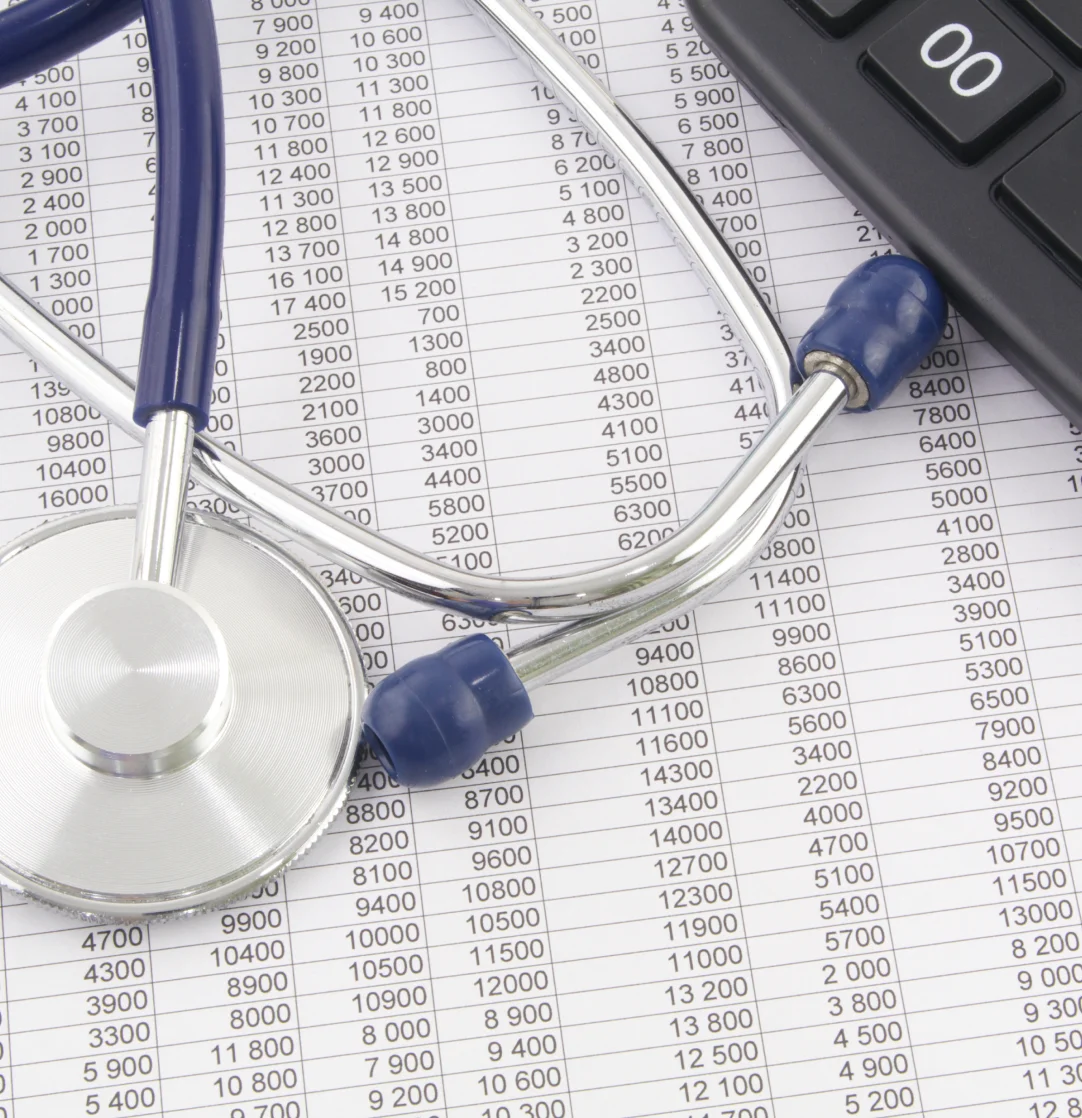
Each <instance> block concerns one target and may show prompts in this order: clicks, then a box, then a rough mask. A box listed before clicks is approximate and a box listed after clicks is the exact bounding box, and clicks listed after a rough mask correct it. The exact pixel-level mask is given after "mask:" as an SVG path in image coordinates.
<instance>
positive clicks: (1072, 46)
mask: <svg viewBox="0 0 1082 1118" xmlns="http://www.w3.org/2000/svg"><path fill="white" fill-rule="evenodd" d="M1013 3H1014V5H1015V7H1017V8H1020V9H1021V10H1022V13H1023V14H1024V15H1027V16H1029V18H1030V19H1031V20H1033V22H1034V23H1035V24H1036V25H1037V26H1038V27H1039V28H1040V30H1041V31H1043V32H1044V33H1045V35H1047V36H1048V38H1049V39H1051V40H1052V42H1053V43H1055V44H1056V46H1057V47H1059V49H1060V50H1061V51H1063V53H1064V54H1066V55H1067V56H1068V57H1069V58H1072V59H1074V61H1075V62H1078V63H1079V64H1082V4H1080V3H1079V0H1013Z"/></svg>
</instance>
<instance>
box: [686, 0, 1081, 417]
mask: <svg viewBox="0 0 1082 1118" xmlns="http://www.w3.org/2000/svg"><path fill="white" fill-rule="evenodd" d="M686 3H687V8H688V11H689V13H690V14H691V16H692V18H693V20H694V21H695V23H696V24H697V25H698V28H699V31H700V32H701V34H702V35H703V37H704V38H705V39H706V41H707V42H708V43H709V44H710V45H711V46H712V47H713V49H714V50H715V51H716V52H717V53H718V54H719V55H720V56H721V58H722V59H723V60H724V61H725V62H726V63H727V64H728V65H729V66H730V68H731V69H732V71H733V73H734V74H735V75H736V76H737V77H738V78H740V79H741V80H742V81H743V82H744V83H745V84H746V85H747V86H748V87H749V88H750V89H751V91H752V92H753V94H754V95H755V96H756V98H757V99H758V100H759V101H760V102H761V103H762V105H763V107H764V108H765V109H766V110H767V111H768V112H770V113H771V114H772V115H773V116H775V117H776V118H777V119H778V120H779V121H780V122H781V123H782V124H783V125H784V126H785V127H786V128H787V129H788V130H789V131H790V132H791V133H792V135H793V136H794V137H795V139H796V140H797V141H798V142H799V143H800V144H801V146H802V147H804V149H805V150H806V151H807V152H808V153H809V154H810V155H811V157H812V158H813V159H814V160H815V161H816V162H817V163H818V164H819V166H820V167H822V169H823V170H824V171H825V172H826V173H827V174H828V175H829V176H830V177H831V178H832V179H833V180H834V181H835V183H837V185H838V186H839V187H840V188H841V189H842V190H843V191H844V192H845V193H846V194H847V195H848V196H849V197H850V198H852V199H853V200H854V201H855V202H857V203H858V204H859V205H860V207H861V208H862V210H863V211H864V212H865V213H866V214H867V215H868V216H869V217H870V218H872V220H874V221H875V223H876V224H877V225H878V226H879V228H880V229H881V230H882V231H883V233H884V234H885V235H887V236H888V237H889V238H890V239H891V240H892V241H893V242H894V243H895V244H896V245H897V246H898V247H899V248H901V249H903V250H905V251H906V252H909V253H911V254H912V255H914V256H916V257H918V258H919V259H921V260H923V261H924V263H926V264H927V265H928V266H929V267H930V268H931V269H932V270H933V271H934V272H935V273H936V275H937V276H938V277H939V279H940V280H941V282H942V283H943V285H944V287H945V289H946V290H947V293H948V294H949V296H950V299H951V301H952V303H953V304H954V306H955V307H956V308H957V309H958V310H959V312H960V313H961V314H963V315H964V316H965V317H966V318H967V319H969V321H970V322H972V323H973V324H974V326H976V327H977V328H978V329H979V330H980V331H981V332H982V333H983V334H984V335H985V337H987V338H988V339H989V341H991V342H992V343H993V344H994V345H995V346H996V347H997V348H998V349H999V350H1000V351H1001V352H1002V353H1003V354H1004V355H1005V356H1006V357H1008V358H1009V359H1010V360H1011V361H1012V362H1013V363H1014V364H1015V365H1017V367H1018V368H1019V369H1020V370H1021V371H1022V372H1023V373H1024V374H1025V375H1026V376H1027V377H1028V378H1029V380H1030V381H1031V382H1032V383H1033V384H1034V385H1035V386H1036V387H1037V388H1039V389H1040V390H1041V392H1043V393H1044V394H1045V395H1046V396H1047V397H1048V399H1050V400H1051V401H1052V402H1053V403H1055V404H1056V405H1057V407H1059V408H1060V410H1062V411H1063V412H1065V413H1066V414H1067V415H1068V416H1069V417H1070V418H1071V419H1072V420H1073V421H1074V422H1075V423H1078V424H1082V0H686Z"/></svg>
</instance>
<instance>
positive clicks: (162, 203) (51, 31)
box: [0, 0, 225, 430]
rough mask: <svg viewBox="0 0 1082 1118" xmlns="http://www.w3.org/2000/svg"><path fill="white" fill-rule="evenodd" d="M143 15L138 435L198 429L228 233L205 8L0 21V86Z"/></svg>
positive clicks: (158, 4)
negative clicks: (144, 175) (166, 417)
mask: <svg viewBox="0 0 1082 1118" xmlns="http://www.w3.org/2000/svg"><path fill="white" fill-rule="evenodd" d="M140 10H142V12H143V14H144V15H145V16H146V25H147V38H148V40H149V44H150V57H151V61H152V63H153V68H154V95H155V106H156V107H155V113H156V120H155V123H156V127H157V133H158V135H157V141H158V143H157V148H158V168H157V213H156V216H155V223H154V263H153V267H152V271H151V279H150V291H149V295H148V297H147V308H146V317H145V319H144V322H143V342H142V348H141V351H140V355H139V379H138V383H137V386H136V394H135V419H136V422H137V423H140V424H142V425H143V426H145V425H146V424H147V423H148V422H149V421H150V417H151V416H152V415H153V414H154V412H156V411H161V410H163V409H169V408H181V409H183V410H185V411H188V412H190V413H191V415H192V416H193V417H194V420H195V426H196V429H197V430H202V429H203V428H204V427H205V426H206V425H207V421H208V418H209V411H210V400H211V392H212V389H213V380H214V360H215V355H216V353H217V348H218V327H219V316H220V307H219V289H220V286H221V271H222V240H223V227H224V222H225V120H224V116H225V113H224V108H223V103H222V78H221V66H220V64H219V58H218V40H217V37H216V35H215V28H214V12H213V10H212V8H211V4H210V0H142V2H141V3H140V2H139V0H23V2H22V3H20V4H17V5H16V6H15V7H14V8H9V9H5V10H4V11H3V12H2V13H0V85H2V84H4V80H5V79H6V80H8V81H11V80H22V78H24V77H28V76H31V75H33V74H34V73H37V72H38V71H40V70H41V69H42V68H43V67H46V66H49V65H54V64H56V63H57V62H61V61H63V60H64V59H66V58H68V57H70V55H71V54H74V53H76V52H77V51H79V50H82V49H83V48H85V47H88V46H91V45H93V44H94V43H95V42H98V41H99V40H100V39H102V38H104V37H106V36H107V35H109V34H112V33H113V32H114V31H116V30H118V29H119V28H120V27H123V26H124V25H125V24H127V23H130V22H131V21H132V20H133V19H135V18H136V17H137V16H138V15H139V13H140ZM16 55H17V56H18V57H17V58H16V57H14V56H16Z"/></svg>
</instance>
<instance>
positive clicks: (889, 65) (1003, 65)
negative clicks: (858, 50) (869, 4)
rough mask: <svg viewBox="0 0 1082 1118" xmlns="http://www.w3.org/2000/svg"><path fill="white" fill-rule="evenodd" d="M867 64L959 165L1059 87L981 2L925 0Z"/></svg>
mask: <svg viewBox="0 0 1082 1118" xmlns="http://www.w3.org/2000/svg"><path fill="white" fill-rule="evenodd" d="M866 61H867V64H868V69H869V71H870V73H871V74H872V76H873V77H874V78H876V79H877V80H878V81H879V82H880V84H881V85H882V86H883V87H884V88H885V89H886V90H887V92H888V93H890V94H891V95H893V96H894V97H896V98H897V99H898V100H899V101H900V102H901V103H902V104H904V105H905V106H906V107H907V108H908V109H909V110H910V111H911V112H912V113H913V114H914V116H916V117H917V118H918V119H919V120H920V121H921V122H923V123H924V124H925V125H926V126H927V127H928V128H929V129H930V130H931V131H932V133H933V134H934V135H935V136H936V137H937V138H938V139H939V140H940V142H941V143H943V144H944V145H945V146H946V148H947V149H948V151H950V152H951V154H953V155H954V156H955V157H956V158H957V159H959V160H961V161H962V162H963V163H975V162H976V161H977V160H978V159H980V158H981V156H983V155H986V154H987V153H988V152H989V151H991V150H992V148H994V147H995V146H996V145H997V144H999V143H1000V142H1001V141H1003V140H1004V139H1006V137H1007V136H1008V135H1010V134H1011V133H1012V132H1013V131H1015V130H1016V129H1017V128H1018V127H1019V125H1021V124H1022V123H1024V122H1025V121H1026V120H1028V119H1029V118H1030V117H1032V116H1033V115H1035V114H1036V113H1037V112H1038V111H1039V110H1040V109H1041V108H1042V107H1043V106H1044V105H1045V104H1047V103H1048V102H1049V101H1051V100H1052V99H1053V98H1055V96H1056V94H1057V92H1058V90H1059V82H1058V80H1057V78H1056V75H1055V74H1054V73H1053V72H1052V70H1051V69H1050V68H1049V67H1048V66H1046V65H1045V64H1044V62H1043V61H1042V60H1041V58H1040V57H1039V56H1038V55H1036V54H1035V53H1034V52H1033V51H1031V50H1030V49H1029V47H1028V46H1026V44H1025V43H1023V42H1022V40H1021V39H1019V38H1018V36H1017V35H1015V33H1014V32H1013V31H1011V30H1010V29H1009V28H1008V27H1007V26H1006V25H1005V24H1003V23H1002V22H1000V20H998V19H997V18H996V17H995V16H994V15H992V13H991V12H990V11H989V10H988V9H987V8H986V7H985V6H984V4H982V3H981V2H980V0H926V2H925V3H924V4H922V5H921V6H920V7H919V8H918V9H917V10H916V11H915V12H913V13H912V14H911V15H909V16H907V17H906V18H905V19H903V20H902V21H901V22H900V23H898V24H897V25H896V26H895V27H893V28H892V29H891V30H890V31H888V32H887V33H886V34H885V35H884V36H883V37H882V38H880V39H878V40H877V41H876V42H875V43H873V44H872V46H871V47H870V48H869V50H868V54H867V56H866Z"/></svg>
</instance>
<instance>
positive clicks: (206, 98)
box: [135, 0, 225, 431]
mask: <svg viewBox="0 0 1082 1118" xmlns="http://www.w3.org/2000/svg"><path fill="white" fill-rule="evenodd" d="M143 11H144V13H145V15H146V21H147V37H148V39H149V41H150V58H151V62H152V63H153V67H154V94H155V100H156V105H157V129H158V175H157V184H158V186H157V197H158V207H157V214H156V217H155V223H154V266H153V271H152V274H151V279H150V293H149V295H148V297H147V310H146V318H145V319H144V321H143V345H142V350H141V352H140V354H139V380H138V383H137V385H136V392H135V420H136V422H137V423H140V424H143V425H144V426H145V425H146V424H147V423H148V422H149V421H150V417H151V416H152V415H153V414H154V412H156V411H161V410H164V409H173V408H178V409H183V410H185V411H188V412H190V413H191V414H192V416H193V417H194V419H195V426H196V430H200V431H201V430H202V429H203V428H204V427H205V426H206V425H207V420H208V418H209V412H210V398H211V389H212V387H213V380H214V359H215V355H216V353H217V349H218V327H219V313H220V309H219V290H220V287H221V282H222V238H223V227H224V223H225V112H224V108H223V104H222V74H221V66H220V64H219V60H218V40H217V37H216V35H215V31H214V12H213V10H212V8H211V5H210V0H143Z"/></svg>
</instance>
